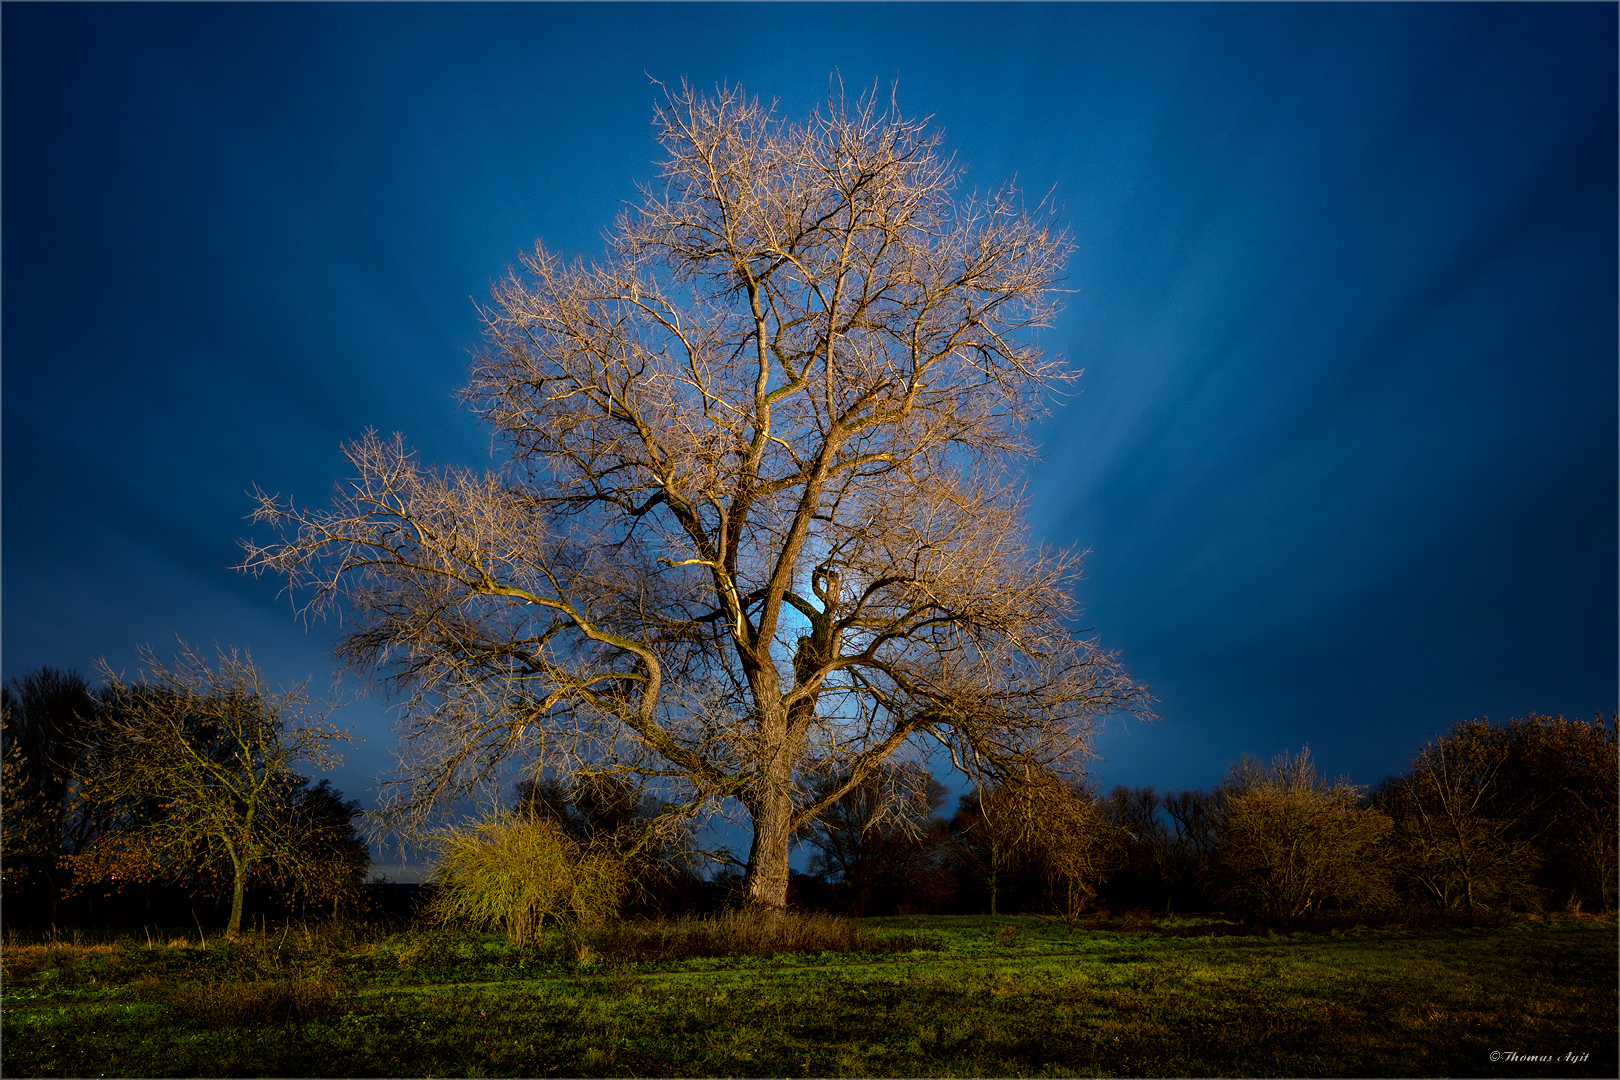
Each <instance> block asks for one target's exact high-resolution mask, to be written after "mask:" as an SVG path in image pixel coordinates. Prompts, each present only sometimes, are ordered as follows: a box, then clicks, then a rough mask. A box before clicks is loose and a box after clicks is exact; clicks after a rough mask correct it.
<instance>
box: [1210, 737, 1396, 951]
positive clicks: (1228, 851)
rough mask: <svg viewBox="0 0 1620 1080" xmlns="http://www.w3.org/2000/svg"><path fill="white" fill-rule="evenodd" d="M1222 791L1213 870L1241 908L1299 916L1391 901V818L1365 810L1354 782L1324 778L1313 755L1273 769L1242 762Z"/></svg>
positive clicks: (1304, 753)
mask: <svg viewBox="0 0 1620 1080" xmlns="http://www.w3.org/2000/svg"><path fill="white" fill-rule="evenodd" d="M1223 794H1224V798H1223V799H1222V805H1221V809H1220V811H1219V814H1218V817H1217V824H1216V844H1217V858H1218V860H1219V862H1218V868H1217V871H1216V872H1217V874H1218V875H1219V876H1220V877H1221V878H1222V879H1223V881H1224V886H1225V894H1226V896H1227V897H1228V898H1229V899H1230V900H1231V901H1232V902H1233V903H1234V904H1235V905H1236V906H1237V907H1239V908H1240V909H1242V910H1246V911H1249V912H1252V913H1255V914H1259V915H1264V916H1266V917H1269V918H1281V919H1297V918H1299V917H1301V916H1304V915H1308V914H1311V913H1312V912H1315V911H1320V910H1323V909H1327V908H1356V907H1363V908H1378V907H1381V906H1384V905H1387V904H1388V903H1390V902H1391V901H1393V899H1394V893H1393V891H1392V890H1391V888H1390V883H1389V877H1390V870H1389V854H1390V845H1389V832H1390V827H1391V822H1390V820H1389V818H1388V817H1387V816H1386V815H1384V814H1383V813H1381V812H1380V811H1378V810H1375V809H1371V808H1368V807H1363V806H1361V805H1360V802H1361V792H1360V791H1359V790H1358V789H1356V788H1354V787H1352V786H1351V785H1350V784H1349V783H1348V782H1346V781H1342V780H1341V781H1339V782H1337V783H1332V784H1330V783H1328V782H1327V781H1326V780H1325V779H1324V778H1323V777H1321V776H1320V775H1318V773H1317V772H1316V768H1315V766H1314V764H1313V763H1312V762H1311V758H1310V752H1309V751H1308V750H1301V751H1300V753H1299V754H1298V755H1295V756H1290V755H1288V754H1282V755H1279V756H1278V757H1277V758H1275V759H1274V760H1273V761H1272V763H1271V766H1270V767H1269V768H1263V767H1261V766H1260V765H1258V764H1256V763H1255V762H1253V761H1250V760H1248V759H1244V760H1243V761H1241V762H1239V763H1238V764H1237V765H1235V766H1233V769H1232V777H1231V779H1230V780H1228V781H1227V782H1226V785H1225V791H1224V793H1223Z"/></svg>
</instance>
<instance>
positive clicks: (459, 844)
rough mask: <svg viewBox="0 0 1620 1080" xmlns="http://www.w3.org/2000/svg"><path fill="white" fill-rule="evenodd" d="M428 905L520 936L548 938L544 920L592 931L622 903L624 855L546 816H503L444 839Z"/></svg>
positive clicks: (443, 916)
mask: <svg viewBox="0 0 1620 1080" xmlns="http://www.w3.org/2000/svg"><path fill="white" fill-rule="evenodd" d="M436 846H437V849H438V856H439V861H438V864H437V865H436V866H435V867H434V870H433V876H432V878H431V881H432V884H433V885H434V886H435V888H434V891H433V895H432V900H431V902H430V906H429V912H430V914H431V916H432V917H433V918H434V919H437V920H439V921H445V922H449V921H457V920H466V921H468V922H471V923H472V924H473V925H475V926H479V927H484V928H488V929H493V930H499V931H501V932H503V933H504V934H506V936H507V938H508V940H510V941H512V942H513V943H514V944H518V943H522V942H528V941H535V942H539V941H544V937H545V925H546V924H547V923H548V922H557V923H561V924H563V925H565V926H567V927H569V929H570V930H574V931H589V930H593V929H595V928H596V927H598V926H600V925H601V924H602V923H604V922H605V921H607V919H608V918H610V917H611V916H612V915H614V914H615V913H616V912H617V910H618V904H619V897H620V894H621V893H622V891H623V887H624V863H623V861H622V859H621V858H620V857H619V856H618V854H617V853H616V852H614V851H613V850H612V849H610V848H608V847H606V846H603V845H594V846H585V847H582V846H581V845H579V844H578V843H576V842H575V841H574V840H572V839H571V838H570V837H569V836H568V835H567V834H566V833H564V832H563V830H562V829H561V828H560V827H559V826H558V825H557V824H556V823H555V822H554V821H551V820H550V819H548V818H544V817H517V816H503V817H499V818H496V819H495V820H493V821H487V822H484V823H482V824H479V825H474V826H472V827H471V828H462V829H450V830H447V831H446V832H444V833H443V834H441V835H440V837H439V838H438V840H437V845H436Z"/></svg>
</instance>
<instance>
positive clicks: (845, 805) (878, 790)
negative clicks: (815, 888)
mask: <svg viewBox="0 0 1620 1080" xmlns="http://www.w3.org/2000/svg"><path fill="white" fill-rule="evenodd" d="M842 786H844V782H843V777H840V776H837V775H825V774H821V775H814V776H812V777H811V778H809V780H808V782H807V783H806V785H805V793H804V797H805V798H807V799H816V798H819V797H820V794H821V792H823V791H825V790H827V789H828V788H831V787H842ZM944 803H945V786H944V785H943V784H941V783H940V782H939V781H937V780H935V779H934V778H933V776H932V775H930V774H929V773H928V771H927V770H926V769H924V768H923V767H922V766H921V765H918V764H916V763H915V762H900V763H893V762H890V763H885V764H884V766H883V767H882V768H881V769H879V770H877V771H876V772H874V773H873V774H872V775H870V776H868V777H867V778H866V780H865V781H863V782H862V783H861V784H860V785H859V786H857V787H855V788H851V789H849V790H847V791H845V792H844V794H843V795H842V796H840V797H839V798H838V800H837V801H835V802H833V803H831V804H830V805H829V806H828V807H827V808H826V809H825V810H824V811H823V812H822V814H821V816H820V817H819V818H817V819H816V820H815V821H814V822H812V823H811V824H810V825H809V826H807V827H806V828H805V829H804V830H803V831H802V832H801V838H802V839H803V840H804V841H805V842H806V843H808V844H809V845H810V846H811V847H813V848H814V849H815V851H816V854H815V856H814V857H813V858H812V860H811V864H810V871H811V873H812V874H816V875H819V876H820V877H822V878H823V879H824V880H826V881H828V882H830V883H832V884H833V885H834V891H833V896H834V898H835V900H837V901H838V902H840V903H841V904H842V905H843V906H845V907H846V908H848V909H849V910H850V911H851V912H853V913H854V914H856V915H863V914H889V913H892V912H900V913H907V912H912V911H927V910H932V909H934V908H936V907H939V906H942V905H944V904H945V903H946V902H947V901H948V900H949V899H950V897H951V895H952V893H954V891H955V886H956V882H955V878H954V877H953V876H952V875H951V873H950V870H949V869H948V867H947V866H946V862H947V860H948V857H949V854H950V851H949V844H950V832H949V830H948V829H947V828H946V825H945V822H944V821H942V820H940V819H939V818H938V817H936V812H937V811H938V810H939V808H940V807H941V806H943V805H944Z"/></svg>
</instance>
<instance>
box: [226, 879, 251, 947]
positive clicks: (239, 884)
mask: <svg viewBox="0 0 1620 1080" xmlns="http://www.w3.org/2000/svg"><path fill="white" fill-rule="evenodd" d="M247 872H248V866H247V863H246V862H245V861H244V862H239V863H237V864H236V874H235V875H234V877H233V879H232V881H231V918H230V922H229V923H227V924H226V927H225V933H226V934H228V935H230V936H231V937H235V936H236V935H238V934H240V933H241V932H242V896H243V894H244V893H245V892H246V891H247Z"/></svg>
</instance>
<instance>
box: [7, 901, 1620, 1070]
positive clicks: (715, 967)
mask: <svg viewBox="0 0 1620 1080" xmlns="http://www.w3.org/2000/svg"><path fill="white" fill-rule="evenodd" d="M1615 941H1616V939H1615V926H1614V923H1613V921H1612V920H1604V919H1593V918H1571V917H1558V918H1551V919H1549V918H1542V917H1523V918H1520V919H1518V920H1517V921H1515V922H1512V923H1505V924H1502V925H1493V926H1474V927H1453V928H1449V929H1412V928H1402V927H1399V926H1390V927H1384V928H1379V929H1368V928H1365V927H1362V928H1354V927H1352V928H1349V929H1345V930H1342V931H1338V932H1322V933H1294V934H1276V933H1265V932H1253V931H1247V930H1245V928H1244V927H1241V926H1238V925H1236V924H1232V923H1229V922H1225V921H1222V920H1212V919H1189V918H1183V919H1168V920H1167V919H1158V920H1155V919H1153V918H1151V917H1150V916H1148V915H1147V914H1146V913H1145V912H1143V913H1136V914H1134V915H1131V916H1127V917H1116V918H1113V919H1111V920H1107V921H1106V922H1103V921H1100V920H1099V921H1093V922H1090V923H1085V922H1083V923H1082V924H1081V925H1080V926H1078V927H1077V928H1076V929H1074V930H1072V931H1071V930H1069V929H1067V928H1066V927H1065V926H1064V924H1063V922H1062V921H1060V920H1055V919H1043V918H1037V917H1031V916H1019V917H1005V916H1004V917H1000V918H995V919H992V918H988V917H980V916H954V917H953V916H928V917H920V918H887V919H867V920H861V921H853V920H844V919H836V918H833V917H830V916H821V917H817V918H809V919H801V918H797V917H793V916H780V915H777V916H764V915H747V916H744V915H728V916H722V917H717V918H710V919H687V920H683V921H675V922H643V921H629V922H624V923H619V924H613V925H607V926H603V927H601V928H599V929H598V930H597V931H595V932H594V933H593V934H592V935H590V937H589V938H588V943H589V944H590V946H591V947H590V948H588V949H577V950H575V951H574V952H573V953H572V954H570V953H569V952H567V951H565V950H564V949H563V947H562V945H561V943H556V944H554V945H552V946H551V947H542V946H539V945H536V944H535V943H533V942H532V941H530V942H527V943H523V944H513V943H512V942H510V941H508V940H507V939H506V937H505V936H504V935H498V934H492V933H481V932H475V931H472V930H452V929H448V928H443V927H440V928H438V929H421V930H416V929H412V930H405V929H389V928H386V927H377V926H372V927H367V926H364V925H359V924H337V925H333V926H330V927H327V928H322V929H315V928H303V929H300V928H294V927H286V928H283V929H282V930H280V931H279V932H259V933H254V934H250V935H244V936H242V937H239V938H237V939H235V940H226V939H218V940H209V941H207V943H206V944H200V943H199V940H198V935H197V932H196V931H195V930H193V931H192V932H191V934H190V935H189V936H187V935H182V934H179V933H175V934H174V935H173V936H168V935H162V936H159V935H152V936H144V935H143V936H141V937H139V938H136V939H131V938H127V937H126V938H123V939H120V940H117V941H103V942H89V941H85V940H82V939H81V940H79V941H76V942H75V941H65V940H43V941H29V940H24V939H21V938H19V937H17V936H16V935H12V936H10V937H9V938H8V939H7V941H6V943H5V946H4V949H3V956H0V959H3V967H4V982H3V1007H4V1015H3V1025H4V1031H3V1034H4V1043H3V1050H0V1055H3V1056H0V1068H3V1071H4V1072H5V1074H6V1075H9V1076H75V1075H94V1074H105V1075H108V1076H231V1075H237V1076H241V1075H280V1076H320V1075H327V1076H332V1075H339V1076H341V1075H346V1076H368V1075H394V1076H422V1075H465V1076H477V1075H497V1076H513V1075H527V1076H541V1075H586V1076H598V1075H600V1076H611V1075H637V1074H639V1075H665V1076H724V1075H757V1076H770V1075H806V1074H809V1075H824V1076H873V1075H876V1076H904V1075H956V1076H973V1075H997V1076H1022V1075H1035V1074H1040V1075H1059V1076H1062V1075H1086V1076H1091V1075H1097V1076H1110V1075H1114V1076H1154V1075H1188V1076H1225V1075H1237V1074H1243V1075H1255V1076H1288V1075H1314V1076H1331V1075H1364V1076H1379V1075H1440V1074H1464V1075H1473V1076H1543V1075H1546V1076H1612V1075H1614V1074H1615V1071H1616V1066H1617V1062H1616V1052H1615V1042H1614V1015H1615V1008H1616V994H1615V986H1614V972H1615V970H1616V954H1615ZM1493 1054H1494V1055H1496V1057H1495V1058H1494V1059H1493V1057H1492V1055H1493ZM1530 1058H1536V1059H1541V1058H1546V1059H1547V1060H1545V1061H1543V1060H1534V1061H1532V1060H1528V1059H1530Z"/></svg>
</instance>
